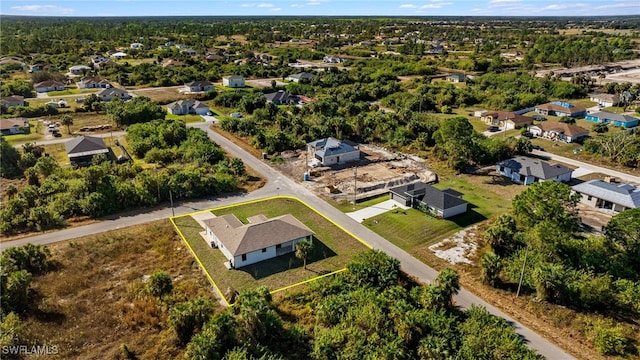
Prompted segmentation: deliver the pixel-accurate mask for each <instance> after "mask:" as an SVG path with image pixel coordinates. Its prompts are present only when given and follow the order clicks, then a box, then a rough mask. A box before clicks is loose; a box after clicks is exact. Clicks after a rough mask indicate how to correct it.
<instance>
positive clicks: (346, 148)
mask: <svg viewBox="0 0 640 360" xmlns="http://www.w3.org/2000/svg"><path fill="white" fill-rule="evenodd" d="M307 151H309V152H310V153H312V155H313V157H314V158H315V159H316V160H318V161H319V162H320V164H322V165H324V166H329V165H334V164H338V163H346V162H350V161H357V160H360V150H358V149H356V148H355V147H353V146H351V145H350V144H347V143H346V142H344V141H341V140H338V139H335V138H332V137H328V138H324V139H320V140H316V141H312V142H310V143H308V144H307Z"/></svg>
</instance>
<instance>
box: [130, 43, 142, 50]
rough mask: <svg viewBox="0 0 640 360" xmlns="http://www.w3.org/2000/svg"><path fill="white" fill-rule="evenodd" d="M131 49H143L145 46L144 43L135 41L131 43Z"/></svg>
mask: <svg viewBox="0 0 640 360" xmlns="http://www.w3.org/2000/svg"><path fill="white" fill-rule="evenodd" d="M129 48H130V49H142V48H144V45H142V44H141V43H138V42H135V43H132V44H131V45H129Z"/></svg>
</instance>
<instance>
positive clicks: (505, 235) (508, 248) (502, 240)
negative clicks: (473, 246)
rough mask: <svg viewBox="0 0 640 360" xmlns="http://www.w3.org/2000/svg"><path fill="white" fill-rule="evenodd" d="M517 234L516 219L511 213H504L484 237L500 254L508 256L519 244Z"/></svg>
mask: <svg viewBox="0 0 640 360" xmlns="http://www.w3.org/2000/svg"><path fill="white" fill-rule="evenodd" d="M515 235H516V220H515V219H514V218H513V217H512V216H511V215H509V214H502V215H500V216H499V217H498V218H497V219H496V221H495V222H494V223H493V224H492V225H491V226H490V227H489V228H488V229H487V231H485V233H484V238H485V239H486V240H487V242H488V243H489V245H491V248H492V249H493V251H494V252H495V253H496V254H497V255H498V256H506V255H510V254H511V253H512V252H513V251H514V250H515V249H516V248H517V246H518V245H519V244H518V241H517V239H516V238H515Z"/></svg>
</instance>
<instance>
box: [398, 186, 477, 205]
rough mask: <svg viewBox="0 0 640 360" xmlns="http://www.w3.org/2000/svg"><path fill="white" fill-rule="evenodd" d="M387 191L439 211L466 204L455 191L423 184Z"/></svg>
mask: <svg viewBox="0 0 640 360" xmlns="http://www.w3.org/2000/svg"><path fill="white" fill-rule="evenodd" d="M389 191H391V192H393V193H395V194H398V195H400V196H402V197H404V198H407V197H412V198H415V199H416V200H418V201H421V202H424V203H426V204H429V205H431V206H433V207H435V208H438V209H440V210H446V209H450V208H453V207H456V206H459V205H462V204H466V203H467V202H466V201H464V200H462V199H461V198H460V196H461V195H462V194H461V193H459V192H457V191H455V190H451V189H447V190H440V189H436V188H434V187H433V186H431V185H429V184H427V183H423V182H417V183H413V184H408V185H402V186H398V187H395V188H393V189H391V190H389Z"/></svg>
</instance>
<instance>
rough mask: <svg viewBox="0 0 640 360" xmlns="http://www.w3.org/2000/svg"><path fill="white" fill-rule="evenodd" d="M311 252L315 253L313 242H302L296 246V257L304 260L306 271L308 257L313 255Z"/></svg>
mask: <svg viewBox="0 0 640 360" xmlns="http://www.w3.org/2000/svg"><path fill="white" fill-rule="evenodd" d="M311 251H313V241H312V240H302V241H300V242H299V243H297V244H296V257H297V258H298V259H302V261H303V264H304V265H303V268H304V269H305V270H307V257H308V256H309V254H311Z"/></svg>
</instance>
